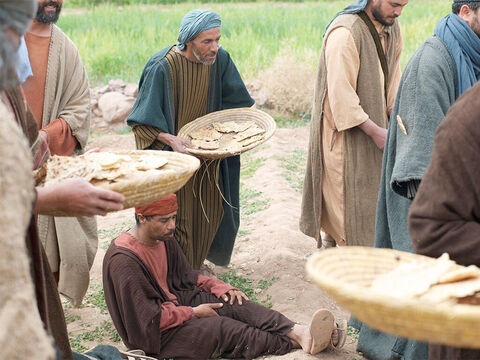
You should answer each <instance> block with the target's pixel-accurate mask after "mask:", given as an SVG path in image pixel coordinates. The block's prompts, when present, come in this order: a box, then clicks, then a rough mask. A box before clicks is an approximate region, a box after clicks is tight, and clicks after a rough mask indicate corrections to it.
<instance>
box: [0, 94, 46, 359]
mask: <svg viewBox="0 0 480 360" xmlns="http://www.w3.org/2000/svg"><path fill="white" fill-rule="evenodd" d="M9 107H10V104H9V103H8V99H6V98H5V97H3V96H2V95H1V93H0V121H1V124H2V131H1V132H0V153H2V154H8V156H4V157H3V159H2V161H1V162H0V213H1V216H0V231H1V233H2V236H0V279H1V280H0V323H1V324H2V325H1V326H0V349H1V350H0V352H1V354H2V358H4V359H18V358H22V359H54V358H55V356H54V350H53V347H52V339H51V338H50V337H49V336H48V335H47V333H46V331H45V329H44V325H43V323H42V320H41V317H40V313H39V310H38V307H37V301H36V296H35V290H34V286H33V282H32V277H31V274H30V260H29V258H28V254H27V248H26V244H25V238H26V231H27V227H28V225H29V223H30V219H31V211H32V201H33V199H34V193H33V178H32V172H31V169H32V167H31V164H32V157H31V154H30V151H29V148H28V144H27V141H26V139H25V136H24V135H23V133H22V130H21V129H20V128H19V126H18V125H17V124H16V123H15V120H14V113H13V112H12V109H11V108H9ZM12 149H15V151H12Z"/></svg>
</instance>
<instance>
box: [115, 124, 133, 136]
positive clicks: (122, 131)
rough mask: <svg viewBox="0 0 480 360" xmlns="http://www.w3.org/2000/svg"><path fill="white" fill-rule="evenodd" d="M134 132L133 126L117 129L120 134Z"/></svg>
mask: <svg viewBox="0 0 480 360" xmlns="http://www.w3.org/2000/svg"><path fill="white" fill-rule="evenodd" d="M131 132H132V128H131V127H130V126H122V127H120V128H118V129H117V131H116V133H117V134H119V135H125V134H130V133H131Z"/></svg>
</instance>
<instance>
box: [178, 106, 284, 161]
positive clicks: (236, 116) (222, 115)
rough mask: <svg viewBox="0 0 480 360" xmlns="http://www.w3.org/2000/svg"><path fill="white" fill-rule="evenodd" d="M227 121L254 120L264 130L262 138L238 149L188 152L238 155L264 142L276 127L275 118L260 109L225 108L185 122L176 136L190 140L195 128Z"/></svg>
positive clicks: (203, 155)
mask: <svg viewBox="0 0 480 360" xmlns="http://www.w3.org/2000/svg"><path fill="white" fill-rule="evenodd" d="M227 121H236V122H242V121H254V122H255V123H256V124H257V125H258V126H259V127H261V128H262V129H264V130H265V133H264V134H263V139H262V140H259V141H257V142H255V143H253V144H250V145H247V146H244V147H242V149H240V150H238V151H225V150H222V149H217V150H203V149H188V151H189V152H190V153H192V154H193V155H195V156H198V157H200V158H204V159H223V158H226V157H228V156H233V155H238V154H241V153H243V152H245V151H248V150H251V149H253V148H254V147H256V146H258V145H260V144H262V143H264V142H265V141H267V140H268V139H269V138H271V137H272V135H273V133H274V132H275V129H276V124H275V120H273V118H272V117H271V116H270V115H269V114H267V113H266V112H263V111H261V110H257V109H252V108H237V109H227V110H220V111H215V112H212V113H209V114H207V115H205V116H202V117H199V118H198V119H196V120H194V121H192V122H190V123H188V124H186V125H185V126H184V127H182V128H181V129H180V131H179V132H178V136H180V137H182V138H184V139H186V140H190V139H191V138H190V136H189V135H188V134H190V133H192V132H193V131H195V130H198V129H201V128H203V127H205V126H207V125H210V124H213V123H215V122H227Z"/></svg>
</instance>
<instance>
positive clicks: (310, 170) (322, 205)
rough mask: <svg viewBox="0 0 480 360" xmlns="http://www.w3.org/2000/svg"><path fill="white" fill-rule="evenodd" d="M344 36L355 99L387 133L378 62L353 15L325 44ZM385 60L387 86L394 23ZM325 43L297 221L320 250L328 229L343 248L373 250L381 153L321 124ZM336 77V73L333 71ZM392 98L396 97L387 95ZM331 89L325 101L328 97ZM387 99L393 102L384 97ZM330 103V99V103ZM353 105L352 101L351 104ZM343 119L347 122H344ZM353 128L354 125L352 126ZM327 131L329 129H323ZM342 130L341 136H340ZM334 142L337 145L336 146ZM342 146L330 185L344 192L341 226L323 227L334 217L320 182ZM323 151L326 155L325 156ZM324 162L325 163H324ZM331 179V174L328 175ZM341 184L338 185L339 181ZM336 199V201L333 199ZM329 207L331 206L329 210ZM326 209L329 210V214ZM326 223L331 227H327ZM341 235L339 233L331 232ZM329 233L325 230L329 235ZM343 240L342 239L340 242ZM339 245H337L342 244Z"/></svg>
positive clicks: (394, 55) (357, 133)
mask: <svg viewBox="0 0 480 360" xmlns="http://www.w3.org/2000/svg"><path fill="white" fill-rule="evenodd" d="M340 27H342V28H345V29H347V30H349V31H350V32H351V34H352V36H353V40H354V43H355V47H356V50H357V51H358V55H359V59H360V63H359V69H358V75H357V76H356V77H355V78H356V81H357V85H356V89H355V90H356V94H357V95H358V100H357V101H358V102H359V103H360V104H361V108H362V109H363V111H364V112H365V113H366V114H367V115H368V118H369V119H370V120H372V121H373V122H374V123H375V124H377V125H378V126H381V127H383V128H386V126H387V121H388V115H387V112H388V106H387V104H386V99H385V96H384V95H385V94H384V92H385V91H384V79H383V77H384V76H383V73H382V71H381V68H380V67H379V58H378V55H377V50H376V47H375V43H374V40H373V37H372V35H371V34H370V32H369V30H368V27H367V25H366V24H365V23H364V22H363V21H362V20H361V18H360V17H359V16H358V15H356V14H345V15H341V16H338V17H337V18H336V19H335V20H334V21H333V22H332V24H331V25H330V27H329V29H328V31H327V33H326V34H325V41H327V40H328V37H329V35H330V33H331V32H333V31H334V30H335V29H338V28H340ZM385 32H386V34H385V36H386V37H387V39H386V40H385V50H386V51H385V55H386V59H387V66H388V69H389V72H388V73H389V79H388V80H389V83H391V84H397V82H396V81H393V82H392V78H391V77H392V75H393V74H396V73H398V72H396V71H395V69H396V67H397V66H398V57H399V49H400V48H401V46H398V43H399V42H401V37H400V27H399V25H398V22H395V24H394V25H393V26H391V27H389V28H388V29H385ZM325 41H324V46H323V48H322V53H321V55H320V63H319V66H318V78H317V83H316V87H315V96H314V104H313V110H312V123H311V126H310V142H309V154H308V157H307V169H306V174H305V182H304V188H303V198H302V214H301V218H300V230H301V231H302V232H303V233H305V234H306V235H308V236H311V237H313V238H315V239H316V240H317V242H318V244H319V245H321V234H320V230H321V229H322V228H324V227H325V225H326V227H327V229H324V230H325V231H327V232H328V230H329V229H328V225H331V226H330V227H331V228H332V229H333V228H335V229H333V230H335V231H332V234H331V235H333V236H334V237H336V239H335V240H337V241H339V240H343V241H344V242H345V243H346V245H363V246H373V241H374V225H375V209H376V203H377V194H378V185H379V182H380V172H381V165H382V151H380V150H379V149H378V148H377V147H376V145H375V143H374V142H373V141H372V139H371V138H370V137H369V136H367V135H366V134H365V133H364V132H363V131H362V130H360V129H359V128H358V126H354V127H351V128H350V126H346V127H344V128H342V129H341V128H340V127H339V128H338V129H337V128H334V129H330V128H329V124H328V123H327V122H326V120H325V114H326V113H327V112H328V111H327V110H328V109H326V108H324V100H325V98H326V96H327V92H328V83H327V70H328V71H334V70H337V69H330V68H329V69H327V64H326V59H325ZM337 71H341V69H338V70H337ZM391 90H392V94H390V95H394V93H395V92H396V88H395V89H391ZM332 92H333V91H332V89H331V90H330V92H329V93H328V96H330V97H332ZM388 97H389V98H392V96H388ZM329 100H331V101H332V102H333V99H329ZM352 101H353V100H352ZM344 118H348V116H344ZM355 125H356V124H355ZM327 128H328V129H327ZM327 130H328V131H329V132H331V134H332V135H331V138H330V139H329V141H328V143H327V144H324V139H323V138H324V135H325V132H326V131H327ZM342 130H343V131H342ZM339 142H342V143H341V144H339ZM335 143H336V146H339V145H341V156H336V157H337V158H341V157H343V159H341V160H342V161H341V162H340V166H341V168H342V169H341V170H343V174H342V175H341V179H340V182H341V184H340V185H338V181H334V183H336V186H341V187H343V191H344V199H343V201H344V204H343V205H344V206H343V213H344V214H343V219H344V220H343V221H337V222H332V221H330V222H328V221H326V219H327V217H328V216H329V214H330V216H331V217H333V216H332V215H331V214H332V213H334V212H332V211H330V210H331V208H332V206H330V207H329V206H326V205H329V204H326V201H328V200H329V199H330V198H332V196H324V194H327V195H331V194H330V193H329V190H328V189H325V188H324V183H323V182H324V178H325V175H326V174H327V171H326V170H325V169H327V170H328V166H329V165H330V164H331V163H332V156H335V155H338V154H337V152H335V151H332V150H334V149H333V146H335ZM325 149H328V151H325ZM328 160H329V161H328ZM333 162H334V163H338V161H337V160H335V161H333ZM330 173H332V172H330ZM342 180H343V181H342ZM337 198H338V197H337ZM330 205H331V204H330ZM329 208H330V210H329ZM341 222H344V224H342V225H343V226H333V225H335V223H341ZM329 223H330V224H329ZM341 227H343V229H341V230H338V229H336V228H341ZM332 229H330V230H332ZM343 236H344V239H340V238H341V237H343ZM343 241H341V242H340V243H342V244H343Z"/></svg>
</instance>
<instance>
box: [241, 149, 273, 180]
mask: <svg viewBox="0 0 480 360" xmlns="http://www.w3.org/2000/svg"><path fill="white" fill-rule="evenodd" d="M241 159H242V163H241V167H240V178H241V179H249V178H251V177H252V176H253V175H254V174H255V172H256V171H257V170H258V169H259V168H260V167H262V166H263V165H264V164H265V161H267V159H265V158H263V157H258V158H252V156H251V155H249V154H248V153H246V154H244V155H242V158H241Z"/></svg>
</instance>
